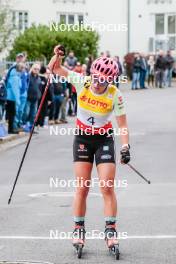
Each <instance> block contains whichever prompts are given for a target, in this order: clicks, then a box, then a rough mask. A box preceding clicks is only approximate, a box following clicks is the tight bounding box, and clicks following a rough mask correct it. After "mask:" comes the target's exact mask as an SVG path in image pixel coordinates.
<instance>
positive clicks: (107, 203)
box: [97, 163, 117, 219]
mask: <svg viewBox="0 0 176 264" xmlns="http://www.w3.org/2000/svg"><path fill="white" fill-rule="evenodd" d="M115 170H116V167H115V164H114V163H100V164H99V165H98V166H97V171H98V176H99V179H100V190H101V193H102V195H103V199H104V215H105V219H108V218H111V217H112V218H114V219H115V218H116V214H117V200H116V195H115V191H114V179H115Z"/></svg>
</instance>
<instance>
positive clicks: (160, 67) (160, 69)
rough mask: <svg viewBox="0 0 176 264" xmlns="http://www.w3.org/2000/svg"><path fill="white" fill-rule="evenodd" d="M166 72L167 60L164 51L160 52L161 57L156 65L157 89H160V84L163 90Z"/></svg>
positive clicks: (159, 56)
mask: <svg viewBox="0 0 176 264" xmlns="http://www.w3.org/2000/svg"><path fill="white" fill-rule="evenodd" d="M165 70H166V59H165V57H164V52H163V51H162V50H160V51H159V55H158V57H157V59H156V64H155V72H156V79H155V84H156V87H158V84H159V88H163V85H164V73H165Z"/></svg>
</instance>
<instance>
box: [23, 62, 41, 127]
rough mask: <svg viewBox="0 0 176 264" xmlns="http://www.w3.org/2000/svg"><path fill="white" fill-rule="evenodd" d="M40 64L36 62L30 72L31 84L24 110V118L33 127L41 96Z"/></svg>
mask: <svg viewBox="0 0 176 264" xmlns="http://www.w3.org/2000/svg"><path fill="white" fill-rule="evenodd" d="M39 71H40V64H39V63H35V64H33V66H32V67H31V71H30V74H29V85H28V91H27V102H26V106H25V111H24V120H25V122H29V126H30V128H31V127H32V125H33V123H34V119H35V115H36V112H37V107H38V101H39V100H40V98H41V85H42V83H41V79H40V77H39Z"/></svg>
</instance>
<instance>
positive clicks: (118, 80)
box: [114, 56, 123, 88]
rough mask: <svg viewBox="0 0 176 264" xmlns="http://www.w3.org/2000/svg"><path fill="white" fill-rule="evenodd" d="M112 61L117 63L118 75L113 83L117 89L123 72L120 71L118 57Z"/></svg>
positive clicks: (120, 66)
mask: <svg viewBox="0 0 176 264" xmlns="http://www.w3.org/2000/svg"><path fill="white" fill-rule="evenodd" d="M114 60H115V61H116V62H117V65H118V68H119V73H118V76H117V78H116V82H115V85H116V86H117V88H118V87H119V84H120V76H121V75H122V72H123V70H122V64H121V63H120V59H119V56H115V57H114Z"/></svg>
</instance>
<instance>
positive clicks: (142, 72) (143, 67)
mask: <svg viewBox="0 0 176 264" xmlns="http://www.w3.org/2000/svg"><path fill="white" fill-rule="evenodd" d="M140 59H141V67H140V88H141V89H146V87H145V79H146V75H147V60H146V57H145V54H143V53H142V54H141V58H140Z"/></svg>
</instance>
